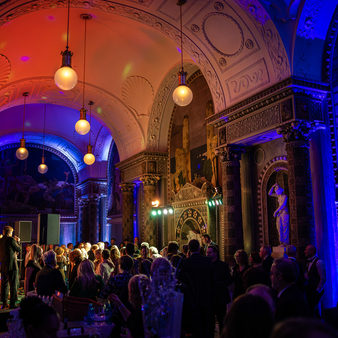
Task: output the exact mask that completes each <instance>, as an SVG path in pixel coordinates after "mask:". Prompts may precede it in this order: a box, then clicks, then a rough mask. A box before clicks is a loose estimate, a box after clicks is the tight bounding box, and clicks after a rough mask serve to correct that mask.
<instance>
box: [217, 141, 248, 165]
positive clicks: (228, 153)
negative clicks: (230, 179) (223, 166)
mask: <svg viewBox="0 0 338 338" xmlns="http://www.w3.org/2000/svg"><path fill="white" fill-rule="evenodd" d="M242 152H243V147H241V146H238V145H230V144H229V145H226V146H225V147H221V148H220V149H219V153H220V155H221V160H222V162H238V161H239V160H240V159H241V154H242Z"/></svg>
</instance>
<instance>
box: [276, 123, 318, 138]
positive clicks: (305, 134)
mask: <svg viewBox="0 0 338 338" xmlns="http://www.w3.org/2000/svg"><path fill="white" fill-rule="evenodd" d="M314 130H315V126H314V125H313V124H311V123H309V122H306V121H294V122H291V123H289V124H286V125H284V126H282V127H281V128H278V129H277V133H278V134H281V135H282V136H283V140H284V142H294V141H307V140H308V139H309V138H310V134H311V133H312V132H314Z"/></svg>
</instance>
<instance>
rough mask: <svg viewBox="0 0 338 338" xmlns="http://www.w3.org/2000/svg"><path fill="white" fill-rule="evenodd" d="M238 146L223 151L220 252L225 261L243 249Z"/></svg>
mask: <svg viewBox="0 0 338 338" xmlns="http://www.w3.org/2000/svg"><path fill="white" fill-rule="evenodd" d="M241 151H242V149H241V148H240V147H238V146H233V145H228V146H226V147H224V148H222V149H221V158H222V190H223V224H220V237H221V238H220V251H222V252H221V256H224V258H225V259H227V258H229V257H230V256H232V255H233V254H234V253H235V251H236V250H238V249H243V226H242V206H241V178H240V162H239V160H240V154H241Z"/></svg>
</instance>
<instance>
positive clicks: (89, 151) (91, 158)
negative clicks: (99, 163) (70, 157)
mask: <svg viewBox="0 0 338 338" xmlns="http://www.w3.org/2000/svg"><path fill="white" fill-rule="evenodd" d="M83 161H84V163H86V164H87V165H92V164H94V162H95V156H94V154H93V153H92V146H91V145H90V144H88V147H87V154H86V155H84V156H83Z"/></svg>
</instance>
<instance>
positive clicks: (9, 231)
mask: <svg viewBox="0 0 338 338" xmlns="http://www.w3.org/2000/svg"><path fill="white" fill-rule="evenodd" d="M13 231H14V229H13V228H12V227H11V226H9V225H6V226H5V227H4V230H3V234H4V236H8V237H11V236H12V235H13Z"/></svg>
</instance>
